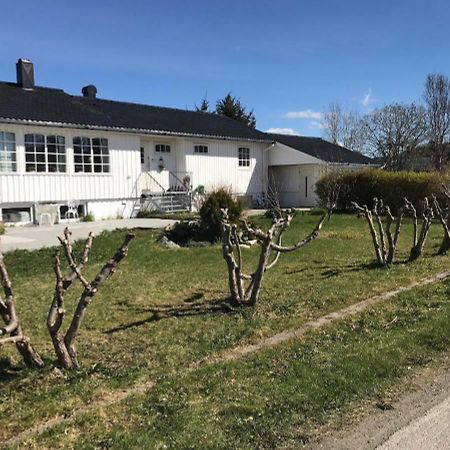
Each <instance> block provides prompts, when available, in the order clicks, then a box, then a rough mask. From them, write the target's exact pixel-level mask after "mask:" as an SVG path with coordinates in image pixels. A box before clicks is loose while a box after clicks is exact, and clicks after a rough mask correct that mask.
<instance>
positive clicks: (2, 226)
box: [0, 222, 5, 235]
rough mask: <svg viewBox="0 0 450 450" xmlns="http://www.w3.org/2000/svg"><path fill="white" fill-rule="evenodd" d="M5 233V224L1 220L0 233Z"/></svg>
mask: <svg viewBox="0 0 450 450" xmlns="http://www.w3.org/2000/svg"><path fill="white" fill-rule="evenodd" d="M4 233H5V224H4V223H3V222H0V235H2V234H4Z"/></svg>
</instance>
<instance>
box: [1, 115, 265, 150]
mask: <svg viewBox="0 0 450 450" xmlns="http://www.w3.org/2000/svg"><path fill="white" fill-rule="evenodd" d="M0 123H6V124H11V125H35V126H50V127H55V128H72V129H77V130H97V131H114V132H118V133H130V134H145V135H157V136H177V137H192V138H196V139H198V138H201V139H203V138H205V139H219V140H223V141H246V142H258V143H266V142H271V143H272V144H271V145H273V141H272V140H269V139H252V138H244V137H237V136H236V137H234V136H217V135H213V134H200V133H185V132H182V131H163V130H150V129H146V128H125V127H108V126H102V125H83V124H76V123H66V122H52V121H45V120H29V119H10V118H5V117H0Z"/></svg>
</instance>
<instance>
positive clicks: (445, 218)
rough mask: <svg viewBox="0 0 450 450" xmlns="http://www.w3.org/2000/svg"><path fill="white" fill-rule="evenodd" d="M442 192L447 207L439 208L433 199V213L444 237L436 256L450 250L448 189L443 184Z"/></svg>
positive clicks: (449, 198) (449, 193)
mask: <svg viewBox="0 0 450 450" xmlns="http://www.w3.org/2000/svg"><path fill="white" fill-rule="evenodd" d="M442 191H443V193H444V195H445V197H446V199H447V207H446V208H441V206H440V205H439V202H438V201H437V199H436V197H435V196H434V197H433V209H434V213H435V215H436V216H437V218H438V219H439V222H440V223H441V225H442V228H443V229H444V236H443V238H442V242H441V245H440V247H439V250H438V255H443V254H444V253H447V252H448V251H449V250H450V188H449V187H448V186H447V185H445V184H443V185H442Z"/></svg>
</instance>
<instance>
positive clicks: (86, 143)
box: [73, 137, 110, 173]
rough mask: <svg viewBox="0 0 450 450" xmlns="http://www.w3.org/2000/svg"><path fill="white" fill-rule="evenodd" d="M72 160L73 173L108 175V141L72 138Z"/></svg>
mask: <svg viewBox="0 0 450 450" xmlns="http://www.w3.org/2000/svg"><path fill="white" fill-rule="evenodd" d="M73 158H74V163H75V172H83V173H93V172H94V173H108V172H109V169H110V165H109V149H108V139H100V138H92V139H91V138H87V137H75V138H73Z"/></svg>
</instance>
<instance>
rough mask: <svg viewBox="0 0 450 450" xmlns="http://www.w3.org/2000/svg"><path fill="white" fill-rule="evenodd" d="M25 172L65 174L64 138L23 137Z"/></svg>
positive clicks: (37, 135) (31, 135)
mask: <svg viewBox="0 0 450 450" xmlns="http://www.w3.org/2000/svg"><path fill="white" fill-rule="evenodd" d="M25 171H26V172H53V173H54V172H65V171H66V141H65V138H64V136H53V135H51V136H44V135H43V134H26V135H25Z"/></svg>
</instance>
